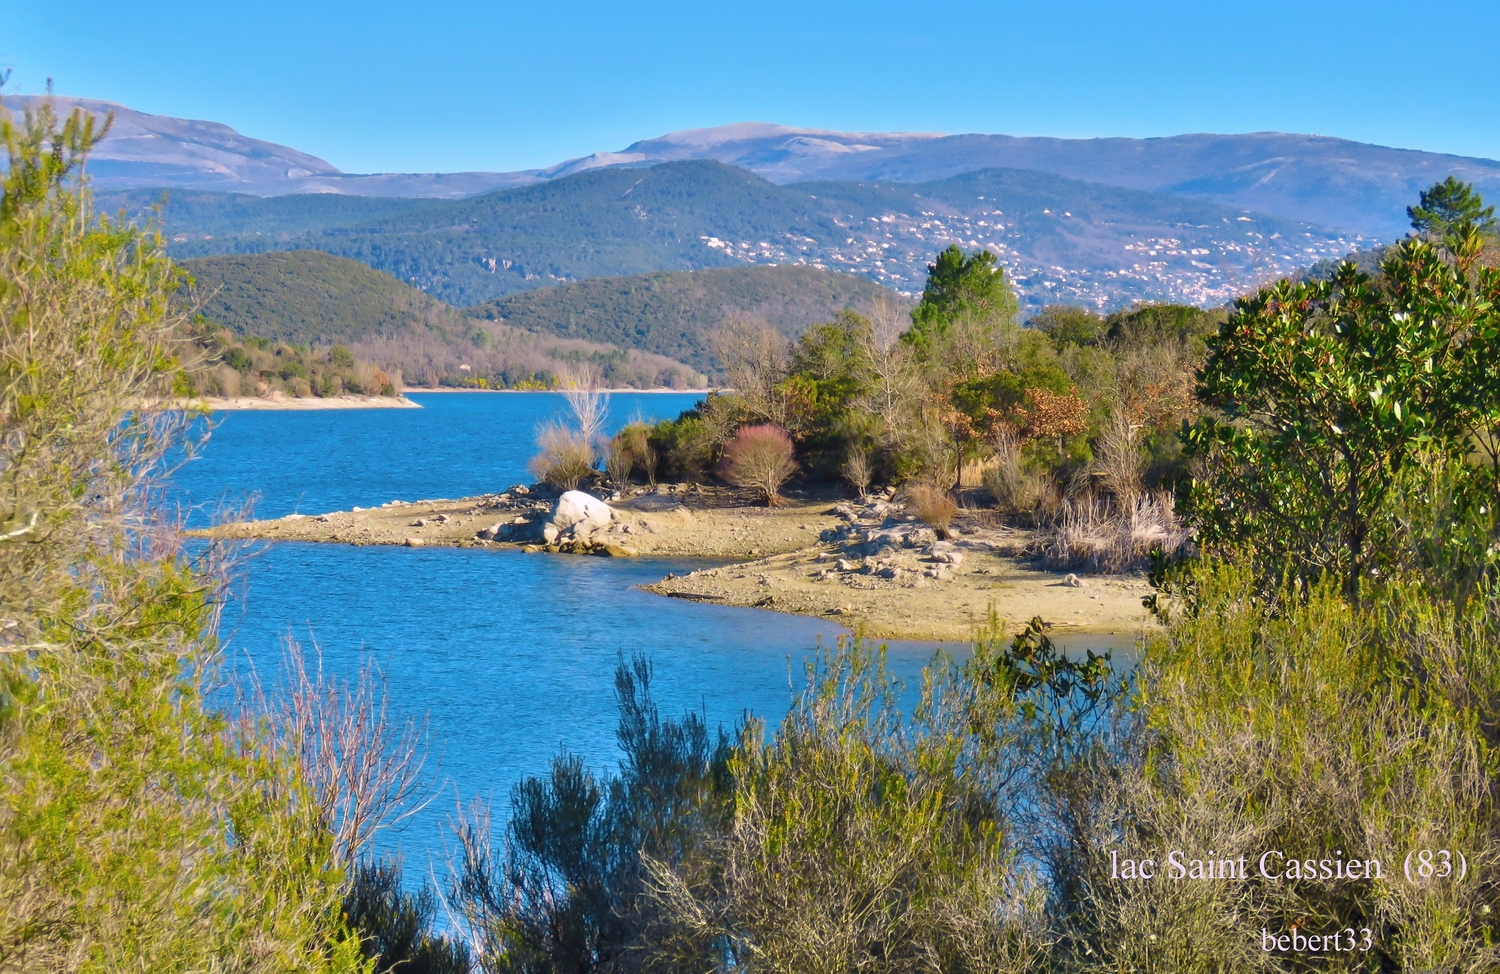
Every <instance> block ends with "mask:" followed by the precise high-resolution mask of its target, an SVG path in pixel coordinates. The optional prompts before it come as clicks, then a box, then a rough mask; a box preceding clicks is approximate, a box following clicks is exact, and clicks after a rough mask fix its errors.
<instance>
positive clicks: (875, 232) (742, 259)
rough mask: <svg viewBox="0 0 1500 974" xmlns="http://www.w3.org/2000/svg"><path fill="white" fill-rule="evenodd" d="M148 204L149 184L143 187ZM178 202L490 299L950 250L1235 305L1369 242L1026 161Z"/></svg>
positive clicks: (1062, 280) (1026, 268) (1096, 301)
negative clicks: (844, 177)
mask: <svg viewBox="0 0 1500 974" xmlns="http://www.w3.org/2000/svg"><path fill="white" fill-rule="evenodd" d="M132 199H133V200H134V205H135V206H136V207H137V209H135V210H131V208H130V206H125V207H124V208H125V209H126V210H127V212H139V206H140V204H141V202H142V201H143V200H144V199H146V197H145V196H136V197H132ZM173 199H175V200H176V202H173V201H172V200H169V202H168V204H167V208H166V210H165V213H164V220H165V224H166V232H167V234H168V237H169V239H170V240H171V241H172V248H173V251H172V252H173V254H174V256H177V257H193V256H200V255H206V254H210V253H253V252H266V251H274V250H292V249H298V248H307V249H315V250H322V251H327V252H329V253H334V254H338V255H341V256H344V257H350V258H353V259H355V260H358V261H360V262H361V263H364V264H366V265H368V266H370V267H375V268H378V269H380V270H383V271H386V272H388V273H390V274H392V275H394V276H395V277H398V278H400V279H401V280H402V281H405V282H406V283H408V284H411V285H413V286H415V287H417V288H419V289H421V290H423V291H425V292H427V293H429V294H431V295H433V296H434V297H438V298H441V299H443V300H444V301H447V302H449V303H451V304H455V305H475V304H480V303H483V302H487V301H494V300H497V299H499V298H503V297H505V296H507V295H511V294H515V293H517V292H521V291H527V290H532V289H535V288H539V287H546V286H549V285H554V284H561V283H569V282H574V281H580V280H586V279H590V278H596V277H622V276H631V275H638V274H649V273H656V272H662V271H674V270H701V269H708V268H716V267H745V266H747V265H756V266H762V267H764V266H772V265H803V266H811V267H815V268H826V269H830V270H837V271H844V272H848V273H851V274H857V275H860V276H863V277H867V278H869V279H871V280H874V281H876V282H878V283H881V284H884V285H886V286H887V287H890V288H892V289H894V290H898V291H902V292H905V293H908V294H915V293H916V292H917V291H919V290H921V287H922V282H923V280H924V278H925V273H926V265H927V262H928V261H930V260H931V259H932V258H933V256H934V255H935V254H936V253H938V252H939V251H941V250H943V249H944V248H946V247H948V246H950V245H952V244H958V245H959V246H961V247H963V248H964V249H966V250H976V249H980V248H988V249H991V250H993V251H994V252H995V253H997V254H998V255H999V256H1000V259H1001V262H1002V263H1003V264H1004V265H1005V266H1006V268H1007V270H1008V271H1009V272H1010V274H1011V277H1012V280H1013V281H1015V282H1016V285H1017V287H1018V290H1019V291H1020V293H1021V296H1022V300H1023V303H1026V304H1028V305H1031V306H1036V305H1040V304H1045V303H1055V302H1058V301H1068V302H1073V303H1078V304H1086V305H1090V306H1093V307H1099V308H1109V307H1119V306H1122V305H1128V304H1129V303H1131V302H1133V301H1137V300H1146V301H1169V302H1179V303H1191V304H1199V305H1216V304H1221V303H1223V302H1224V301H1226V300H1228V299H1230V298H1233V297H1235V296H1237V295H1238V294H1240V293H1243V292H1244V290H1245V289H1246V288H1248V287H1251V286H1252V285H1253V284H1254V283H1255V282H1257V281H1261V280H1264V279H1266V278H1269V277H1274V276H1280V275H1282V274H1288V273H1293V272H1295V271H1297V270H1298V269H1300V268H1302V267H1305V266H1307V265H1308V264H1310V263H1312V262H1313V261H1315V260H1317V259H1319V258H1321V257H1330V256H1342V255H1343V254H1345V253H1348V252H1349V251H1350V250H1352V249H1355V247H1356V246H1357V245H1358V241H1354V240H1348V239H1344V237H1342V236H1340V235H1339V234H1337V233H1334V232H1332V231H1324V230H1319V229H1317V228H1314V227H1309V226H1305V225H1302V224H1298V223H1295V222H1293V221H1288V220H1281V219H1276V218H1272V217H1266V216H1263V215H1260V214H1253V213H1246V212H1244V211H1241V210H1234V209H1230V208H1228V207H1224V206H1220V205H1218V204H1214V203H1202V202H1195V201H1192V200H1184V199H1181V198H1178V197H1173V196H1167V195H1163V194H1157V193H1149V192H1141V191H1136V190H1127V189H1120V188H1118V187H1112V186H1103V185H1100V184H1097V183H1086V182H1081V181H1079V180H1074V179H1066V178H1063V177H1059V176H1051V175H1047V174H1045V173H1039V172H1032V171H1028V170H1017V169H987V170H981V171H978V172H973V173H968V174H965V175H962V176H957V177H954V178H952V179H944V180H940V181H936V182H930V183H922V184H901V183H855V182H821V183H805V184H799V185H792V186H776V185H773V184H771V183H769V182H766V181H765V180H764V179H761V178H760V177H759V176H756V175H754V174H752V173H750V172H747V171H745V170H742V169H736V168H734V167H731V166H726V165H724V164H722V163H718V162H713V161H692V162H671V163H663V164H661V165H657V166H652V167H649V168H610V169H597V170H591V171H587V172H582V173H577V174H574V175H571V176H566V177H563V178H560V179H556V180H552V181H549V182H543V183H537V184H535V185H531V186H524V187H518V188H514V189H507V190H501V191H498V192H494V193H487V194H484V195H480V196H473V197H469V198H466V199H459V200H361V199H359V198H357V197H355V198H351V197H311V196H303V197H282V198H279V199H272V200H260V201H257V200H255V199H253V198H249V197H244V196H230V195H229V194H221V195H220V196H219V197H218V198H217V201H216V200H215V198H214V197H213V195H212V194H206V193H197V194H190V195H187V196H184V197H181V198H178V197H173Z"/></svg>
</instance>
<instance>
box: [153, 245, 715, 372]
mask: <svg viewBox="0 0 1500 974" xmlns="http://www.w3.org/2000/svg"><path fill="white" fill-rule="evenodd" d="M182 263H183V267H184V268H185V269H186V270H187V271H188V272H189V273H190V274H191V275H192V277H193V281H194V286H193V288H192V289H191V290H190V291H189V292H188V293H187V294H186V295H183V296H182V300H185V301H190V302H192V303H193V304H194V306H195V307H196V310H197V311H198V312H199V313H201V314H202V315H203V317H204V319H205V325H204V330H205V332H206V333H211V332H213V331H215V330H216V329H224V330H227V331H228V332H229V333H232V334H233V335H236V336H242V337H244V338H246V339H254V340H258V341H259V342H260V343H262V345H263V346H264V343H266V342H270V343H274V344H280V345H287V346H296V347H299V348H303V349H307V348H313V347H323V348H327V347H330V346H333V345H341V346H345V347H347V348H348V349H349V350H350V352H351V353H352V354H353V355H355V356H357V357H358V358H359V359H360V360H361V361H366V360H368V361H369V362H371V363H373V364H374V365H376V366H378V367H380V368H382V369H384V370H386V371H387V372H392V373H400V374H401V375H402V376H404V378H405V379H406V381H407V382H410V383H413V384H415V385H426V386H436V385H484V386H488V387H496V388H504V387H511V386H515V385H519V384H523V383H533V382H538V381H540V382H542V383H544V384H545V383H547V382H548V381H550V380H551V378H553V377H554V376H556V375H558V374H559V373H560V372H561V371H562V370H564V369H566V368H569V367H571V366H575V365H578V364H582V363H588V364H592V365H593V366H594V367H595V368H597V369H598V370H599V371H600V372H601V374H602V375H603V377H604V379H605V380H606V381H608V382H610V383H612V384H615V385H621V386H635V387H643V388H648V387H653V386H669V387H686V386H692V385H698V384H700V383H701V377H700V376H699V375H698V374H697V373H696V372H695V371H694V370H693V369H691V368H689V367H688V366H686V365H683V364H682V363H680V362H678V361H675V360H673V359H670V358H667V357H664V356H659V355H653V354H651V353H650V352H649V351H648V350H632V349H622V348H618V347H616V346H614V345H608V344H601V343H598V342H590V341H587V340H584V339H583V338H581V337H574V336H566V335H556V334H541V335H537V334H533V333H531V332H528V331H526V330H524V329H520V328H516V327H513V326H511V325H509V324H506V323H504V322H500V321H478V320H475V319H474V318H471V317H468V316H466V315H464V314H462V313H460V312H458V311H456V310H454V309H453V308H451V307H449V306H448V305H446V304H444V303H443V302H441V301H438V300H437V299H435V298H432V297H430V296H428V295H426V294H423V293H422V292H421V291H418V290H417V289H415V288H413V287H411V286H409V285H407V284H404V283H402V282H401V281H399V280H397V279H396V278H394V277H392V276H391V275H389V274H386V273H384V272H383V271H377V270H372V269H371V268H369V267H367V266H365V265H364V264H361V263H359V262H358V261H355V260H350V259H349V258H346V257H335V256H333V255H331V254H326V253H321V252H319V251H315V250H297V251H290V252H273V253H264V254H241V255H233V256H223V257H204V258H198V259H195V260H186V261H183V262H182ZM262 350H263V351H265V350H271V349H270V346H264V347H263V348H262ZM278 354H283V353H278ZM291 354H292V351H291V350H288V351H286V352H285V353H284V356H289V355H291Z"/></svg>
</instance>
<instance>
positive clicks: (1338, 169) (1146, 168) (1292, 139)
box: [540, 123, 1500, 238]
mask: <svg viewBox="0 0 1500 974" xmlns="http://www.w3.org/2000/svg"><path fill="white" fill-rule="evenodd" d="M679 159H717V160H719V161H720V162H727V163H730V164H731V165H736V166H742V167H744V168H746V169H749V170H751V171H752V172H756V173H759V174H760V175H762V176H764V177H766V178H767V179H769V180H771V181H772V182H776V183H794V182H804V181H807V180H812V179H836V180H875V181H880V182H897V183H923V182H928V181H931V180H936V179H944V178H947V177H950V176H956V175H959V174H961V173H966V172H972V171H974V170H978V169H987V168H1008V169H1033V170H1037V171H1040V172H1046V173H1052V174H1054V175H1059V176H1067V177H1070V178H1073V179H1081V180H1087V181H1090V182H1097V183H1106V184H1109V185H1112V186H1122V187H1126V188H1129V189H1140V190H1150V191H1152V192H1161V193H1169V194H1172V195H1176V196H1185V197H1188V198H1191V199H1200V200H1206V201H1211V202H1216V203H1222V204H1224V205H1226V206H1231V207H1235V208H1241V209H1247V210H1255V211H1259V212H1261V213H1267V214H1271V215H1273V216H1281V217H1285V218H1289V219H1295V220H1305V221H1307V222H1308V223H1315V224H1321V225H1323V226H1331V227H1340V228H1343V229H1346V230H1352V231H1356V232H1360V233H1364V234H1367V235H1374V236H1381V237H1385V238H1391V237H1395V236H1399V235H1401V234H1402V233H1404V232H1405V231H1406V229H1407V223H1406V217H1405V212H1406V211H1405V207H1406V206H1407V205H1408V204H1409V203H1411V202H1413V201H1414V200H1415V199H1416V197H1417V191H1418V190H1421V189H1425V188H1426V187H1428V186H1430V185H1432V184H1433V183H1435V182H1438V181H1439V180H1442V179H1443V178H1445V177H1447V176H1448V175H1450V174H1451V175H1456V176H1458V177H1459V178H1461V179H1464V180H1466V181H1469V182H1473V183H1474V184H1475V185H1476V186H1478V187H1479V189H1480V190H1481V191H1482V192H1485V193H1487V194H1488V195H1490V196H1491V197H1500V162H1496V161H1495V160H1492V159H1475V158H1469V157H1466V156H1455V155H1446V154H1440V153H1435V152H1420V151H1415V150H1410V149H1392V148H1387V147H1385V146H1378V145H1369V144H1366V143H1362V142H1352V141H1349V140H1347V139H1335V138H1323V137H1320V136H1315V135H1293V134H1283V133H1280V132H1257V133H1252V134H1246V135H1207V134H1203V135H1177V136H1171V137H1168V138H1156V139H1053V138H1016V137H1013V136H1009V135H977V134H974V135H932V134H925V133H874V132H832V131H824V130H820V129H798V128H789V127H787V126H784V125H768V124H759V123H743V124H738V125H725V126H720V127H718V128H709V129H692V130H688V131H683V132H673V133H671V134H668V135H664V136H661V137H660V138H655V139H645V140H643V141H640V142H636V143H635V144H633V145H631V146H628V147H627V148H625V149H624V150H622V151H620V152H616V153H603V154H599V155H595V156H587V157H584V158H581V159H573V160H569V161H568V162H564V163H559V164H558V165H556V166H553V167H551V168H550V169H545V170H542V171H541V173H540V175H542V176H545V177H549V178H551V177H556V176H559V175H565V174H568V173H572V172H577V171H580V170H583V169H587V168H592V167H596V166H601V165H620V164H633V165H643V164H651V163H656V162H666V161H671V160H679Z"/></svg>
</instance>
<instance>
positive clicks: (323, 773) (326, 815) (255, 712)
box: [244, 636, 432, 865]
mask: <svg viewBox="0 0 1500 974" xmlns="http://www.w3.org/2000/svg"><path fill="white" fill-rule="evenodd" d="M313 651H314V663H313V666H312V668H311V669H309V668H308V661H307V657H306V655H305V654H304V653H303V650H302V646H301V644H300V643H298V642H297V641H296V640H295V639H293V638H291V636H287V637H286V638H285V639H284V640H283V641H282V656H281V667H280V673H279V674H278V676H279V683H280V685H279V686H278V687H277V689H276V691H275V692H274V693H267V692H266V691H265V690H264V688H263V687H262V686H261V684H260V682H259V680H258V679H257V678H256V677H255V676H254V674H252V675H251V676H250V677H249V679H248V681H247V686H246V687H245V690H246V694H245V695H246V697H247V703H248V705H247V706H246V707H245V708H244V711H245V715H246V716H245V719H246V720H250V721H253V720H255V719H256V718H258V717H259V718H264V719H266V720H267V721H268V722H269V724H270V730H271V734H272V746H273V749H274V750H275V751H276V752H277V753H280V754H283V755H285V756H286V757H287V758H288V759H289V760H291V761H293V762H295V763H296V765H297V766H298V767H300V769H301V772H302V779H303V781H304V783H305V784H306V785H307V788H308V790H309V793H310V795H311V798H312V801H313V803H314V805H315V807H316V809H317V814H318V818H319V819H320V820H321V822H322V825H323V827H324V828H326V829H327V830H328V831H329V833H330V834H331V835H332V837H333V855H334V861H335V862H337V863H339V864H340V865H347V864H349V863H352V862H354V861H355V860H356V859H357V858H358V857H359V855H360V853H361V852H362V851H364V850H365V849H366V848H367V847H368V846H369V844H370V841H371V840H372V839H374V837H375V836H376V835H377V834H378V833H380V832H381V831H384V830H385V829H389V828H392V827H395V826H398V825H400V824H401V823H402V822H404V821H406V820H407V819H410V818H411V817H412V816H414V815H416V814H417V813H418V812H420V811H421V810H422V809H423V808H425V807H426V806H427V803H428V802H429V801H430V800H431V797H432V795H431V790H430V781H429V778H428V776H427V775H425V774H424V773H423V769H424V767H425V766H426V763H427V753H428V734H427V722H426V720H425V719H424V720H423V721H421V722H417V721H413V720H410V719H407V720H403V719H400V718H398V717H396V716H394V715H392V714H391V712H390V706H389V701H388V699H387V696H386V692H385V686H384V682H383V680H382V678H381V676H380V673H379V671H378V670H377V669H376V668H375V666H374V664H373V663H372V662H369V661H367V662H366V663H365V664H364V665H362V666H361V667H360V669H359V672H358V674H357V675H356V676H355V677H354V679H353V680H346V679H340V678H338V677H336V676H331V675H328V674H325V673H324V672H323V660H322V654H321V653H319V652H318V650H317V646H316V645H314V647H313Z"/></svg>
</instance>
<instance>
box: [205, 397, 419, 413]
mask: <svg viewBox="0 0 1500 974" xmlns="http://www.w3.org/2000/svg"><path fill="white" fill-rule="evenodd" d="M198 403H202V404H204V405H206V406H208V408H209V409H210V410H212V411H213V412H233V411H245V412H253V411H258V410H259V411H267V410H284V411H297V410H303V411H309V410H320V409H421V408H422V404H421V403H417V402H412V401H411V400H410V399H407V398H406V396H405V395H402V396H325V397H317V396H309V397H307V398H305V399H298V398H296V397H294V396H267V397H265V398H261V397H260V396H235V397H234V398H224V397H221V396H202V397H199V398H197V399H191V400H187V401H185V402H183V403H182V405H183V406H184V407H186V406H190V405H195V404H198Z"/></svg>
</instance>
